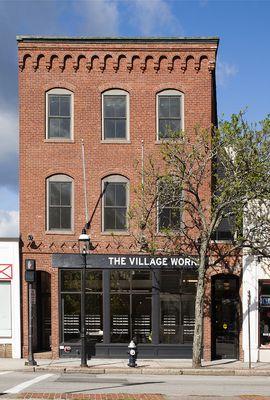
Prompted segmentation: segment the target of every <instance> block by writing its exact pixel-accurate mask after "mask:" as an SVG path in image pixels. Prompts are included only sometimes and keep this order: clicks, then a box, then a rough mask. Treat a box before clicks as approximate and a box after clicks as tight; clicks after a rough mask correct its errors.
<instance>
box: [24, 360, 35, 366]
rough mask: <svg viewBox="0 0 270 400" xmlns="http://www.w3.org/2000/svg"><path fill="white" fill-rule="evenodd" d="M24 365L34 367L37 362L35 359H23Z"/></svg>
mask: <svg viewBox="0 0 270 400" xmlns="http://www.w3.org/2000/svg"><path fill="white" fill-rule="evenodd" d="M24 365H25V366H31V367H34V366H35V365H38V364H37V362H36V360H34V359H33V360H27V361H25V363H24Z"/></svg>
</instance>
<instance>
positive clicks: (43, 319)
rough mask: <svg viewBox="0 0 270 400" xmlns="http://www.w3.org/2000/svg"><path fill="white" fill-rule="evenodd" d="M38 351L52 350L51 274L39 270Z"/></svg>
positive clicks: (37, 293) (37, 289)
mask: <svg viewBox="0 0 270 400" xmlns="http://www.w3.org/2000/svg"><path fill="white" fill-rule="evenodd" d="M36 307H37V313H36V316H37V318H36V351H37V352H41V351H50V350H51V275H50V274H49V273H48V272H45V271H37V282H36Z"/></svg>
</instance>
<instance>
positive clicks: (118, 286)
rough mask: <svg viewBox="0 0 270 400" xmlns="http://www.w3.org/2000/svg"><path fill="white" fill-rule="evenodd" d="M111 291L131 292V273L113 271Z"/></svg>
mask: <svg viewBox="0 0 270 400" xmlns="http://www.w3.org/2000/svg"><path fill="white" fill-rule="evenodd" d="M110 275H111V290H112V291H117V292H118V291H120V292H126V291H129V290H130V271H111V274H110Z"/></svg>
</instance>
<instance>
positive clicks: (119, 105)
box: [112, 96, 126, 118]
mask: <svg viewBox="0 0 270 400" xmlns="http://www.w3.org/2000/svg"><path fill="white" fill-rule="evenodd" d="M112 97H114V99H113V100H114V116H115V117H118V118H123V117H125V116H126V96H112Z"/></svg>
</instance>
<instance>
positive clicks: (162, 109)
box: [158, 96, 170, 118]
mask: <svg viewBox="0 0 270 400" xmlns="http://www.w3.org/2000/svg"><path fill="white" fill-rule="evenodd" d="M169 110H170V98H169V97H165V96H160V97H159V110H158V114H159V117H162V118H166V117H169V115H170V111H169Z"/></svg>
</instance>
